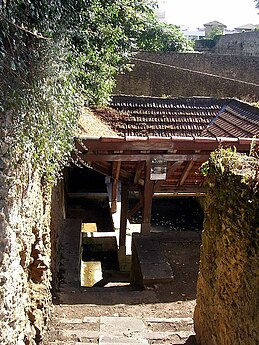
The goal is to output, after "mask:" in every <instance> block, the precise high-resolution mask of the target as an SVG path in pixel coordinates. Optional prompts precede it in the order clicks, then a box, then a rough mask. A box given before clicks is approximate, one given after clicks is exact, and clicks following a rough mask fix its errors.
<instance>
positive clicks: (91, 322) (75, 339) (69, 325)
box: [45, 316, 195, 345]
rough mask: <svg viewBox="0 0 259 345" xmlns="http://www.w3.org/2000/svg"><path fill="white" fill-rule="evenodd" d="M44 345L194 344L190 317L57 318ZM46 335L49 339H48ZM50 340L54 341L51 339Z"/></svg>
mask: <svg viewBox="0 0 259 345" xmlns="http://www.w3.org/2000/svg"><path fill="white" fill-rule="evenodd" d="M56 322H57V324H56V325H57V326H56V327H53V328H52V330H51V333H52V340H51V338H49V339H50V341H48V342H45V344H48V345H61V344H64V345H65V344H67V345H79V344H81V345H90V344H92V345H93V344H98V345H110V344H114V345H130V344H134V345H137V344H138V345H149V344H153V345H160V344H164V345H165V344H168V345H169V344H170V345H180V344H186V345H187V344H188V345H194V344H195V342H194V338H193V321H192V318H188V317H186V318H169V319H165V318H142V319H140V318H134V317H111V316H108V317H107V316H100V317H83V318H77V319H70V318H60V319H57V320H56ZM51 333H50V337H51ZM53 339H54V340H53Z"/></svg>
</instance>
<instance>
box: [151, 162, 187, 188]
mask: <svg viewBox="0 0 259 345" xmlns="http://www.w3.org/2000/svg"><path fill="white" fill-rule="evenodd" d="M182 163H183V162H182V161H180V162H174V163H173V164H172V165H171V166H170V167H169V168H168V170H167V173H166V176H167V178H168V177H169V176H170V175H171V174H172V173H173V172H174V171H176V170H177V169H178V168H179V167H180V166H181V165H182ZM164 183H165V181H164V180H161V181H157V182H156V184H155V187H154V191H157V190H158V189H159V188H160V187H161V186H162V185H163V184H164Z"/></svg>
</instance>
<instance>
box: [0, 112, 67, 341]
mask: <svg viewBox="0 0 259 345" xmlns="http://www.w3.org/2000/svg"><path fill="white" fill-rule="evenodd" d="M10 123H11V122H10V120H9V119H8V116H2V117H1V118H0V124H1V127H0V343H1V345H24V344H25V345H35V344H38V343H40V341H41V339H42V336H43V334H44V331H45V329H46V327H47V321H48V319H49V317H50V315H51V311H52V296H51V289H52V286H51V280H52V274H51V271H53V272H54V277H55V283H56V281H57V274H56V273H55V272H56V267H57V266H58V264H57V262H58V255H56V252H57V245H56V243H57V241H56V240H57V230H58V229H57V228H58V227H57V219H58V218H59V219H61V218H62V217H63V216H62V215H56V217H53V209H52V208H51V203H52V200H53V198H52V189H51V188H50V187H47V185H46V184H45V183H43V181H42V178H41V175H40V174H39V173H38V171H37V169H35V168H32V165H31V164H30V157H26V158H27V161H25V160H24V161H23V162H22V161H20V162H19V164H17V165H16V166H14V160H13V159H12V157H11V156H10V155H9V153H8V149H9V143H10V141H9V139H10V137H9V133H10V132H9V129H10ZM8 128H9V129H8ZM56 194H57V193H56ZM58 196H59V195H58ZM58 202H59V204H61V202H60V198H59V201H58ZM51 228H52V230H51ZM54 285H56V284H54Z"/></svg>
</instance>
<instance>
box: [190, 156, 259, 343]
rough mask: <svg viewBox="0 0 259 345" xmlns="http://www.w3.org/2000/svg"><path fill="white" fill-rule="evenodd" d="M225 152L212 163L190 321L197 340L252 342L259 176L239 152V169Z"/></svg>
mask: <svg viewBox="0 0 259 345" xmlns="http://www.w3.org/2000/svg"><path fill="white" fill-rule="evenodd" d="M225 157H227V158H223V159H222V155H221V157H220V158H219V160H217V161H214V162H212V161H211V164H210V171H211V172H210V173H209V190H208V193H207V195H206V199H205V200H206V203H205V222H204V232H203V235H202V247H201V261H200V272H199V278H198V288H197V306H196V309H195V313H194V325H195V331H196V334H197V341H198V343H199V344H201V345H234V344H239V345H248V344H249V345H256V344H258V343H259V332H258V324H259V313H258V303H259V295H258V281H259V267H258V261H259V234H258V229H259V218H258V214H259V188H258V182H259V181H258V175H257V176H256V174H255V169H254V168H252V169H251V170H250V169H247V165H246V163H245V159H244V158H243V157H242V156H240V155H237V156H236V157H235V158H234V159H235V160H236V161H239V162H240V168H238V169H237V170H238V171H234V170H231V169H229V163H228V159H229V158H228V156H225ZM258 167H259V166H258Z"/></svg>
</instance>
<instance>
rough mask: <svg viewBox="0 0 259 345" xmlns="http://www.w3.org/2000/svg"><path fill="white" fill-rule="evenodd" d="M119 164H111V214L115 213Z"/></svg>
mask: <svg viewBox="0 0 259 345" xmlns="http://www.w3.org/2000/svg"><path fill="white" fill-rule="evenodd" d="M120 167H121V162H113V164H112V178H113V180H112V203H111V212H112V213H116V212H117V193H118V180H119V176H120Z"/></svg>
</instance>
